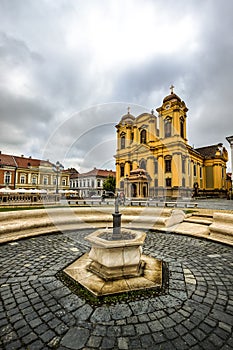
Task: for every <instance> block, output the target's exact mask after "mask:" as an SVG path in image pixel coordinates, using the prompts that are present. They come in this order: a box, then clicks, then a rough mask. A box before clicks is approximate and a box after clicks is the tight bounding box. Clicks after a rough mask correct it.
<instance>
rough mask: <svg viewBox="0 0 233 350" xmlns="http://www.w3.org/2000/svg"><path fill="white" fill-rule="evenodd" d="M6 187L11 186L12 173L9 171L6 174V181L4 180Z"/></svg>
mask: <svg viewBox="0 0 233 350" xmlns="http://www.w3.org/2000/svg"><path fill="white" fill-rule="evenodd" d="M4 182H5V185H9V183H10V182H11V173H10V172H9V171H7V172H5V179H4Z"/></svg>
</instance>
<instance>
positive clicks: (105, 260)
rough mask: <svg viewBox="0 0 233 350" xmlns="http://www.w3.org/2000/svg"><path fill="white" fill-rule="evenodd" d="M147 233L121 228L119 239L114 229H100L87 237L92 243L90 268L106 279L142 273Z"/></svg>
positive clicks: (111, 279)
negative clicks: (143, 248) (143, 251)
mask: <svg viewBox="0 0 233 350" xmlns="http://www.w3.org/2000/svg"><path fill="white" fill-rule="evenodd" d="M145 237H146V234H145V232H141V231H132V230H127V229H121V234H120V235H117V239H116V237H115V236H114V234H112V229H105V230H103V229H100V230H97V231H95V232H93V233H92V234H90V235H89V236H87V237H86V239H87V240H88V241H89V242H90V243H91V244H92V247H91V250H90V252H89V259H90V261H91V262H90V264H89V266H88V270H89V271H91V272H93V273H95V274H96V275H98V276H99V277H101V278H103V279H104V280H106V281H109V280H110V281H113V280H117V279H122V278H131V277H137V276H140V275H142V273H143V267H144V262H143V261H142V260H141V255H142V245H143V243H144V240H145Z"/></svg>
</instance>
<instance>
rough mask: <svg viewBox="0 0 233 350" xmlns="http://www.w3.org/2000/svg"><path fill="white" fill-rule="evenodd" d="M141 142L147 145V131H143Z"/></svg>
mask: <svg viewBox="0 0 233 350" xmlns="http://www.w3.org/2000/svg"><path fill="white" fill-rule="evenodd" d="M140 142H141V143H144V144H146V130H142V131H141V134H140Z"/></svg>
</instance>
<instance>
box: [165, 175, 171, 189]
mask: <svg viewBox="0 0 233 350" xmlns="http://www.w3.org/2000/svg"><path fill="white" fill-rule="evenodd" d="M171 186H172V179H171V178H170V177H168V178H166V187H171Z"/></svg>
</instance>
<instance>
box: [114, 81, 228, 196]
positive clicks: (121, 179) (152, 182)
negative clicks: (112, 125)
mask: <svg viewBox="0 0 233 350" xmlns="http://www.w3.org/2000/svg"><path fill="white" fill-rule="evenodd" d="M173 88H174V87H173V86H171V94H170V95H168V96H166V97H165V98H164V99H163V103H162V106H161V107H159V108H157V109H156V111H157V112H158V116H156V115H154V111H153V110H152V111H151V113H142V114H140V115H139V116H137V117H134V116H133V115H131V114H130V110H129V108H128V113H127V114H126V115H124V116H123V117H122V118H121V120H120V122H119V123H118V125H116V129H117V150H116V155H115V158H116V190H117V191H118V192H124V194H125V196H126V197H137V198H148V197H150V198H161V197H171V198H179V197H190V196H191V195H193V193H194V192H195V194H196V195H197V193H199V194H201V193H202V192H203V193H205V194H212V195H213V194H218V195H219V194H221V192H223V193H224V191H225V189H226V162H227V160H228V154H227V150H226V149H225V148H224V147H223V146H222V144H221V143H219V144H215V145H211V146H206V147H202V148H198V149H194V148H192V147H191V146H190V145H188V140H187V136H186V118H187V115H186V113H187V111H188V108H187V107H186V105H185V103H184V101H182V100H181V98H180V97H179V96H177V95H176V94H175V93H174V92H173Z"/></svg>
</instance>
